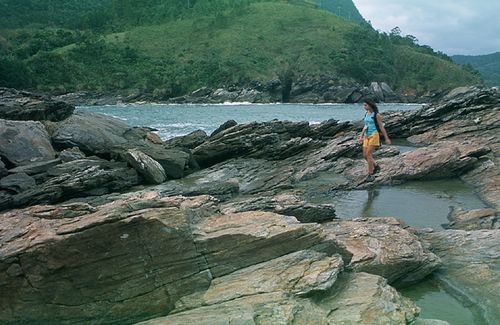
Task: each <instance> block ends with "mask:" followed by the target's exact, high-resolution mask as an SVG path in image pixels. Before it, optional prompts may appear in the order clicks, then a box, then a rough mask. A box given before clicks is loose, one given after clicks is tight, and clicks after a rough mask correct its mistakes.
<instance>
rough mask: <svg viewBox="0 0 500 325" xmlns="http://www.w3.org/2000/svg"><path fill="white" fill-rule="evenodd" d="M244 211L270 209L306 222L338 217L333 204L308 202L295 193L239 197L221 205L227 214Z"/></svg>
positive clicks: (222, 210)
mask: <svg viewBox="0 0 500 325" xmlns="http://www.w3.org/2000/svg"><path fill="white" fill-rule="evenodd" d="M244 211H269V212H274V213H278V214H282V215H287V216H293V217H296V218H297V220H299V221H300V222H305V223H307V222H324V221H330V220H332V219H335V218H336V216H335V208H334V206H333V205H330V204H311V203H307V202H305V201H304V200H303V199H301V198H300V197H299V196H297V195H295V194H293V193H280V194H278V195H275V196H271V195H263V196H258V195H254V196H250V197H238V198H235V199H232V200H230V201H228V202H225V203H224V204H222V205H221V212H223V213H225V214H229V213H236V212H244Z"/></svg>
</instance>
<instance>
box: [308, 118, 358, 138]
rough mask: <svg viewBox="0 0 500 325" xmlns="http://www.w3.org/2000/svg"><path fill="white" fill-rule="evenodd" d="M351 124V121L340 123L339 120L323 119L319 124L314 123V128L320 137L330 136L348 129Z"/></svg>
mask: <svg viewBox="0 0 500 325" xmlns="http://www.w3.org/2000/svg"><path fill="white" fill-rule="evenodd" d="M349 126H351V123H350V122H342V123H339V121H337V120H334V119H330V120H326V121H323V122H321V123H320V124H318V125H313V126H312V130H313V132H316V133H317V134H318V137H326V138H328V137H333V136H335V135H336V134H337V133H339V132H341V131H343V130H345V129H347V128H348V127H349Z"/></svg>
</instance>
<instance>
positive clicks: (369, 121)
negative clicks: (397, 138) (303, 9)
mask: <svg viewBox="0 0 500 325" xmlns="http://www.w3.org/2000/svg"><path fill="white" fill-rule="evenodd" d="M373 114H375V112H371V113H366V114H365V125H366V126H367V128H366V133H365V134H366V135H367V136H369V135H371V134H372V133H373V132H377V127H376V126H375V121H374V119H373Z"/></svg>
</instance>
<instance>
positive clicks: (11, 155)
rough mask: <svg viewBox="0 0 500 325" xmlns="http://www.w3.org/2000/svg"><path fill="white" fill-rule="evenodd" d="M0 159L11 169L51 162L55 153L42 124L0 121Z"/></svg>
mask: <svg viewBox="0 0 500 325" xmlns="http://www.w3.org/2000/svg"><path fill="white" fill-rule="evenodd" d="M0 157H1V158H2V161H3V162H4V163H5V165H6V166H7V167H8V168H13V167H17V166H23V165H28V164H31V163H34V162H39V161H46V160H52V159H54V158H55V157H56V152H55V151H54V148H52V144H51V142H50V137H49V134H48V133H47V130H46V129H45V127H44V126H43V124H42V123H40V122H34V121H8V120H2V119H0Z"/></svg>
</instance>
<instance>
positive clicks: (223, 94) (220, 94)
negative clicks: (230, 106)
mask: <svg viewBox="0 0 500 325" xmlns="http://www.w3.org/2000/svg"><path fill="white" fill-rule="evenodd" d="M237 97H238V92H236V91H228V90H226V89H222V88H219V89H216V90H214V92H213V93H212V96H211V98H212V99H214V100H216V101H218V102H222V103H223V102H232V101H234V100H235V99H236V98H237Z"/></svg>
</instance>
